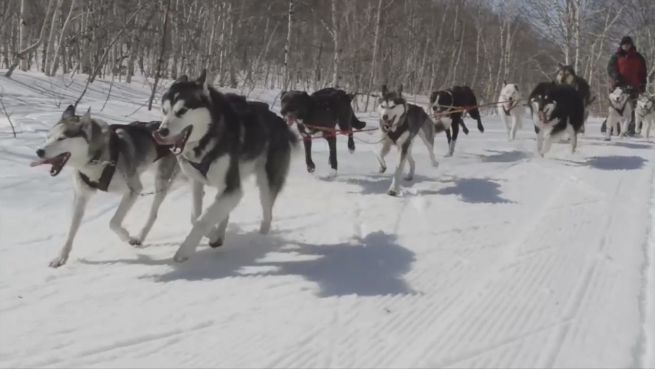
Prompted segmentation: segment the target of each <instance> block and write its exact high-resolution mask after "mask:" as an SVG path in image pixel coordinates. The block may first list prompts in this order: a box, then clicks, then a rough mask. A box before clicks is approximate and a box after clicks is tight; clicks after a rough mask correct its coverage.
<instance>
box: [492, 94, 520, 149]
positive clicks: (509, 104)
mask: <svg viewBox="0 0 655 369" xmlns="http://www.w3.org/2000/svg"><path fill="white" fill-rule="evenodd" d="M498 101H499V102H500V105H498V115H499V116H500V117H501V119H502V120H503V122H504V123H505V127H506V128H507V137H508V139H509V140H511V141H513V140H515V139H516V131H517V130H518V129H519V128H521V126H522V122H521V118H522V114H521V109H520V108H519V105H520V103H521V93H520V92H519V86H518V85H517V84H515V83H507V82H505V83H504V86H503V89H502V90H501V91H500V96H499V97H498Z"/></svg>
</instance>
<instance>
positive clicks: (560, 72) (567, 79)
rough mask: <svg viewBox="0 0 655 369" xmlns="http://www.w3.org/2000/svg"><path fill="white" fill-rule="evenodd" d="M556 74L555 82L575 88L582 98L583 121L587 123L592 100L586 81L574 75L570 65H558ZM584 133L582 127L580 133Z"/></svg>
mask: <svg viewBox="0 0 655 369" xmlns="http://www.w3.org/2000/svg"><path fill="white" fill-rule="evenodd" d="M557 65H558V69H557V74H556V76H555V82H557V83H558V84H562V85H569V86H572V87H573V88H575V90H576V91H578V93H579V94H580V97H582V102H583V103H584V106H585V112H584V120H585V122H586V121H587V118H588V117H589V106H591V103H593V101H594V99H593V98H592V97H591V87H590V86H589V83H587V80H585V79H584V78H582V77H580V76H578V75H577V74H575V69H573V66H571V65H565V64H562V63H558V64H557ZM580 132H582V133H584V125H583V126H582V129H581V131H580Z"/></svg>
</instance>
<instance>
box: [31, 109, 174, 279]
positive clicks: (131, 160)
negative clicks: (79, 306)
mask: <svg viewBox="0 0 655 369" xmlns="http://www.w3.org/2000/svg"><path fill="white" fill-rule="evenodd" d="M158 123H159V122H149V123H146V122H134V123H131V124H129V125H111V126H110V125H107V123H105V122H103V121H101V120H99V119H93V118H91V113H90V111H87V113H86V114H84V115H83V116H81V117H80V116H78V115H75V107H74V106H72V105H71V106H69V107H68V108H67V109H66V110H65V111H64V113H63V114H62V116H61V119H60V120H59V122H57V124H55V126H54V127H52V129H50V132H49V133H48V136H47V139H46V142H45V144H44V145H43V146H42V147H41V148H40V149H38V150H37V151H36V155H37V156H38V157H39V159H38V160H37V161H35V162H33V163H32V166H37V165H46V164H50V165H51V166H52V167H51V169H50V175H51V176H53V177H54V176H56V175H58V174H59V173H60V172H61V170H62V169H63V168H64V166H65V165H69V166H71V167H73V168H74V169H75V172H74V175H73V191H74V193H75V200H74V209H73V219H72V221H71V226H70V229H69V230H68V236H67V237H66V242H65V243H64V246H63V248H62V249H61V251H60V252H59V255H58V256H57V257H56V258H55V259H53V260H52V262H50V266H51V267H54V268H57V267H59V266H62V265H64V264H65V263H66V261H67V260H68V256H69V255H70V252H71V249H72V247H73V239H74V238H75V234H76V233H77V230H78V229H79V227H80V223H81V222H82V218H83V216H84V210H85V208H86V204H87V202H88V200H89V198H90V197H91V195H93V194H94V193H95V192H96V191H104V192H110V193H115V194H120V195H122V196H123V198H122V199H121V202H120V204H119V205H118V209H116V213H115V214H114V216H113V217H112V218H111V221H110V222H109V227H110V228H111V229H112V230H113V231H114V232H116V234H117V235H118V236H119V237H120V239H121V240H122V241H124V242H129V243H130V244H131V245H141V243H142V242H143V241H144V239H145V238H146V236H147V235H148V232H149V231H150V229H151V228H152V225H153V224H154V222H155V219H156V218H157V211H158V210H159V206H160V205H161V203H162V201H164V198H165V197H166V194H167V192H168V189H169V186H170V184H171V182H172V181H173V179H174V177H175V174H176V173H177V169H178V166H177V162H176V160H175V157H174V156H173V155H172V154H171V153H170V151H169V147H167V146H162V145H158V144H157V143H156V142H155V141H154V140H153V139H152V132H153V131H154V130H155V129H156V127H157V125H158ZM153 165H154V166H156V174H155V176H156V177H155V195H154V199H153V201H152V207H151V208H150V214H149V216H148V220H147V221H146V224H145V226H144V227H143V229H142V230H141V232H140V233H139V235H138V236H136V237H131V236H130V234H129V233H128V232H127V230H125V228H123V226H122V222H123V219H124V218H125V216H126V215H127V213H128V211H129V210H130V208H131V207H132V205H134V202H135V201H136V199H137V198H138V196H139V194H140V193H141V190H142V189H143V186H142V184H141V180H140V178H139V175H140V174H141V173H142V172H144V171H145V170H147V169H149V168H150V167H152V166H153Z"/></svg>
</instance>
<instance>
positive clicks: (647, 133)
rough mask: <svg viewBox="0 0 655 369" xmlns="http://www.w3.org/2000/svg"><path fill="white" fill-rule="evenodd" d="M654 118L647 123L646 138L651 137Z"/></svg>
mask: <svg viewBox="0 0 655 369" xmlns="http://www.w3.org/2000/svg"><path fill="white" fill-rule="evenodd" d="M653 120H654V119H653V118H650V119H648V120H647V122H646V138H649V137H650V126H651V125H652V124H653Z"/></svg>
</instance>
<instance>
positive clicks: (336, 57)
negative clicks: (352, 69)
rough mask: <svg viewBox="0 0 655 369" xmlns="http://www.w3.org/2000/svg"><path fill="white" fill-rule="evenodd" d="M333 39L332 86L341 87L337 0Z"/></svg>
mask: <svg viewBox="0 0 655 369" xmlns="http://www.w3.org/2000/svg"><path fill="white" fill-rule="evenodd" d="M331 5H332V41H333V42H334V58H333V63H334V72H333V74H332V86H334V87H339V77H340V76H339V62H340V61H341V55H340V50H339V47H340V44H339V25H338V22H337V0H332V3H331Z"/></svg>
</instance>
